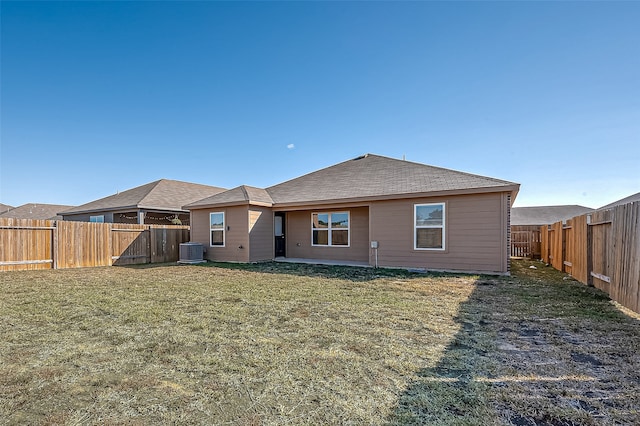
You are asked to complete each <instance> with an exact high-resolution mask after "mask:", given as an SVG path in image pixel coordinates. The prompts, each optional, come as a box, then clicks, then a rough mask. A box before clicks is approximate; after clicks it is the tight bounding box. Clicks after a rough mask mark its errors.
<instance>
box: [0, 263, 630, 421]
mask: <svg viewBox="0 0 640 426" xmlns="http://www.w3.org/2000/svg"><path fill="white" fill-rule="evenodd" d="M528 265H529V264H526V263H518V264H516V266H515V268H516V272H517V275H516V276H515V277H503V278H488V277H477V276H467V275H425V274H411V273H407V272H402V271H388V270H374V269H359V268H340V267H314V266H309V265H291V264H271V263H269V264H263V265H224V264H220V265H209V266H204V267H203V266H175V265H161V266H155V267H148V266H147V267H128V268H117V267H112V268H95V269H77V270H59V271H25V272H11V273H3V274H0V280H1V281H0V285H1V289H2V294H3V297H2V298H1V299H0V332H1V333H2V336H3V340H2V341H1V342H0V419H1V420H0V423H3V424H98V423H100V424H102V423H107V424H122V423H127V424H168V423H180V424H255V425H259V424H265V425H267V424H296V425H298V424H425V423H430V424H469V425H472V424H473V425H475V424H499V423H502V424H510V423H511V424H519V425H529V424H531V425H542V424H550V425H556V424H558V425H559V424H567V425H568V424H610V423H615V422H618V423H621V424H624V423H628V424H633V423H634V422H637V421H640V418H639V417H638V412H637V407H638V406H639V405H640V404H639V402H640V401H639V400H638V393H639V389H638V373H637V369H636V368H633V367H632V366H633V365H635V366H637V365H639V364H640V362H639V361H640V360H638V354H637V341H638V338H639V337H640V331H639V325H638V320H637V319H633V318H631V317H629V316H626V315H624V314H622V313H620V311H619V310H617V309H616V307H615V306H613V305H612V304H611V303H610V302H609V301H608V299H607V298H606V297H604V296H603V295H602V293H600V292H598V291H597V290H594V289H589V288H586V287H584V286H581V285H579V284H577V283H575V282H571V281H566V280H563V279H562V278H563V277H562V275H561V274H558V273H555V272H550V271H548V270H547V268H544V267H543V266H541V265H540V269H538V270H529V269H528ZM630 365H631V366H630ZM629 422H630V423H629Z"/></svg>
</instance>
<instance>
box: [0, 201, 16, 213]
mask: <svg viewBox="0 0 640 426" xmlns="http://www.w3.org/2000/svg"><path fill="white" fill-rule="evenodd" d="M12 208H13V206H9V205H7V204H2V203H0V214H2V213H6V212H8V211H9V210H11V209H12Z"/></svg>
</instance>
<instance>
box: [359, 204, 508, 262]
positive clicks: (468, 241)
mask: <svg viewBox="0 0 640 426" xmlns="http://www.w3.org/2000/svg"><path fill="white" fill-rule="evenodd" d="M504 200H505V195H504V194H503V193H488V194H473V195H459V196H449V197H432V198H419V199H407V200H395V201H380V202H375V203H372V204H371V206H370V216H371V219H370V220H371V240H372V241H378V242H379V248H378V265H379V266H390V267H412V268H426V269H441V270H460V271H483V272H484V271H486V272H507V259H506V233H505V230H506V213H507V210H506V208H505V201H504ZM428 203H445V218H446V229H445V250H443V251H430V250H414V247H413V241H414V240H413V233H414V223H413V220H414V210H413V209H414V205H415V204H428ZM372 254H373V251H372ZM369 262H370V263H371V264H373V263H374V262H375V260H374V259H373V258H372V259H370V260H369Z"/></svg>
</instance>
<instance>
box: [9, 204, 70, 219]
mask: <svg viewBox="0 0 640 426" xmlns="http://www.w3.org/2000/svg"><path fill="white" fill-rule="evenodd" d="M72 207H73V206H62V205H58V204H39V203H29V204H23V205H21V206H19V207H15V208H12V209H10V210H9V211H7V212H4V213H2V214H0V217H11V218H14V219H45V220H61V219H62V216H59V215H58V212H59V211H61V210H67V209H69V208H72Z"/></svg>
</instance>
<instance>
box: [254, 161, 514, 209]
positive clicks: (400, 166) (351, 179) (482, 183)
mask: <svg viewBox="0 0 640 426" xmlns="http://www.w3.org/2000/svg"><path fill="white" fill-rule="evenodd" d="M518 188H519V185H518V184H516V183H513V182H508V181H504V180H500V179H494V178H490V177H485V176H478V175H473V174H470V173H464V172H459V171H455V170H450V169H444V168H441V167H434V166H429V165H426V164H420V163H413V162H411V161H405V160H397V159H394V158H389V157H383V156H380V155H374V154H366V155H363V156H361V157H358V158H354V159H353V160H348V161H345V162H342V163H339V164H336V165H334V166H331V167H327V168H324V169H321V170H318V171H316V172H313V173H309V174H307V175H304V176H301V177H299V178H296V179H292V180H290V181H287V182H283V183H281V184H278V185H274V186H271V187H269V188H267V192H268V193H269V195H271V198H272V199H273V201H274V203H275V204H304V203H318V202H327V201H347V200H356V199H374V198H393V197H399V196H416V195H418V194H424V195H434V193H447V192H458V191H462V192H464V191H468V190H479V189H484V190H498V191H517V190H518Z"/></svg>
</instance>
